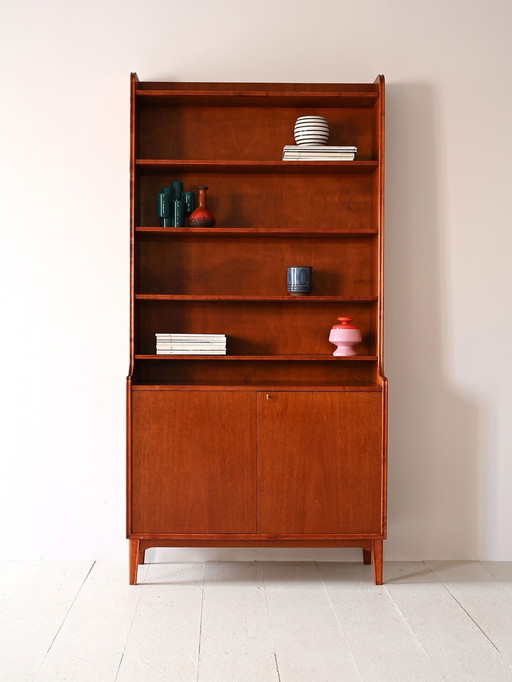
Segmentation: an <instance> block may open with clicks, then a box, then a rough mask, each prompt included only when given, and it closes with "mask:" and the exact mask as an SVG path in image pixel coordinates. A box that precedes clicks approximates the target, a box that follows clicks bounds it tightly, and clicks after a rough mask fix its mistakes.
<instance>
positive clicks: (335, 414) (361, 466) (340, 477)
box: [258, 392, 383, 534]
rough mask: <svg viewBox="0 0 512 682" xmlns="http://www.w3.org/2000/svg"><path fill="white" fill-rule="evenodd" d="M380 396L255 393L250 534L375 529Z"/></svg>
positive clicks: (378, 501)
mask: <svg viewBox="0 0 512 682" xmlns="http://www.w3.org/2000/svg"><path fill="white" fill-rule="evenodd" d="M382 480H383V447H382V394H381V393H356V392H354V393H349V392H347V393H334V392H332V393H331V392H325V393H324V392H318V393H308V392H304V393H302V392H297V393H292V392H283V393H281V392H274V393H268V394H265V393H259V394H258V495H259V497H258V532H260V533H358V534H361V533H381V532H382V527H383V526H382V514H383V511H382Z"/></svg>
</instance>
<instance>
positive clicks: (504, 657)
mask: <svg viewBox="0 0 512 682" xmlns="http://www.w3.org/2000/svg"><path fill="white" fill-rule="evenodd" d="M424 563H425V566H426V567H427V568H428V570H429V571H430V572H431V573H432V575H433V576H434V578H435V579H436V580H437V581H438V582H439V583H440V584H441V585H442V586H443V587H444V589H445V590H446V591H447V592H448V594H449V595H450V597H451V598H452V599H453V600H454V601H455V602H456V603H457V604H458V605H459V607H460V608H461V609H462V610H463V611H464V613H465V614H466V616H467V617H468V618H469V620H470V621H471V622H472V623H474V625H475V626H476V627H477V628H478V629H479V630H480V632H481V633H482V635H483V636H484V637H485V638H486V639H487V641H488V642H489V643H490V644H491V646H492V647H494V649H496V651H497V652H498V653H499V655H500V656H501V658H502V659H503V660H504V661H505V663H506V665H507V666H508V667H509V668H512V665H511V663H510V661H509V660H508V657H507V656H506V655H505V654H504V653H503V652H502V651H500V650H499V648H498V647H497V646H496V644H495V643H494V642H493V641H492V639H491V638H490V637H489V636H488V634H487V633H486V632H485V630H484V629H483V628H482V627H480V625H479V624H478V623H477V622H476V620H475V619H474V618H473V616H472V615H471V614H470V613H469V611H468V610H467V609H465V608H464V606H463V605H462V604H461V602H460V601H459V600H458V599H457V597H456V596H455V595H454V594H453V592H452V591H451V590H450V588H449V587H448V586H447V585H445V583H444V582H443V581H442V580H441V579H440V578H439V577H438V576H437V575H436V573H435V571H433V570H432V569H431V568H430V566H429V565H428V564H427V563H426V562H424ZM491 575H492V574H491ZM493 578H494V576H493Z"/></svg>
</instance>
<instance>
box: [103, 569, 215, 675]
mask: <svg viewBox="0 0 512 682" xmlns="http://www.w3.org/2000/svg"><path fill="white" fill-rule="evenodd" d="M204 572H205V565H204V564H153V565H150V566H149V567H148V571H147V574H146V575H145V576H144V575H142V574H141V568H139V582H142V583H144V584H142V585H141V586H132V589H133V590H140V599H139V602H138V604H137V609H136V612H135V616H134V619H133V623H132V626H131V629H130V632H129V634H128V639H127V641H126V647H125V651H124V655H123V658H122V661H121V664H120V667H119V672H118V675H117V677H116V678H114V679H115V680H116V682H164V681H165V682H196V680H197V670H198V669H197V661H198V654H199V641H200V640H199V637H200V633H201V608H202V600H203V579H204Z"/></svg>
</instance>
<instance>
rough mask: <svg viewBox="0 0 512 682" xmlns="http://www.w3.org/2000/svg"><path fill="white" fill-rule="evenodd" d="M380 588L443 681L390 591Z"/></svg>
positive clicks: (435, 665) (384, 586)
mask: <svg viewBox="0 0 512 682" xmlns="http://www.w3.org/2000/svg"><path fill="white" fill-rule="evenodd" d="M423 563H424V562H423ZM382 587H383V588H384V590H385V592H386V594H387V595H388V597H389V599H390V601H391V603H392V604H393V606H394V608H395V610H396V611H397V613H398V615H399V617H400V618H401V620H402V621H403V622H404V623H405V625H406V627H407V628H408V630H409V632H410V633H411V634H412V636H413V638H414V639H415V641H416V642H417V644H418V645H419V647H420V648H421V650H422V651H423V653H424V654H425V656H426V657H427V660H428V661H430V663H431V664H432V666H433V668H434V669H435V670H437V671H438V672H439V674H440V675H441V677H442V678H443V679H444V675H443V671H442V670H441V669H440V668H439V666H438V665H437V664H436V662H435V661H434V660H433V659H432V657H431V656H430V654H429V653H428V651H427V650H426V649H425V647H424V646H423V644H422V643H421V641H420V639H419V637H418V635H417V634H416V633H415V632H414V630H413V628H412V627H411V625H410V624H409V621H408V620H407V618H406V617H405V615H404V614H403V613H402V610H401V609H400V607H399V606H398V604H397V603H396V601H395V600H394V599H393V596H392V595H391V593H390V591H389V590H388V588H387V585H383V586H382Z"/></svg>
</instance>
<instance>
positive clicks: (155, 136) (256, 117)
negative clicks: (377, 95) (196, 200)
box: [136, 104, 375, 161]
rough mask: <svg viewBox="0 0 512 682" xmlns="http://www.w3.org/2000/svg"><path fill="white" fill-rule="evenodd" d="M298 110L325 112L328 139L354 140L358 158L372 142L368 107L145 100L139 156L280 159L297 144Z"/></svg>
mask: <svg viewBox="0 0 512 682" xmlns="http://www.w3.org/2000/svg"><path fill="white" fill-rule="evenodd" d="M299 116H323V117H325V118H326V119H327V121H328V123H329V139H328V144H329V145H344V146H356V147H357V148H358V152H357V159H358V160H361V161H362V160H371V159H372V153H373V152H372V150H373V149H374V148H375V144H374V140H373V135H374V130H373V127H372V125H371V122H372V119H373V116H374V114H373V110H372V109H354V108H348V109H336V108H332V107H329V108H326V107H318V106H308V107H286V108H284V107H283V108H275V107H223V106H215V107H207V106H199V107H198V106H195V107H194V106H191V107H187V106H179V105H178V106H173V105H172V104H162V105H160V106H156V107H155V106H144V107H141V108H140V109H139V111H138V116H137V136H136V139H137V149H136V156H137V158H146V159H189V160H191V159H197V160H200V159H215V160H222V161H226V160H232V159H238V160H241V161H244V160H248V161H278V160H280V159H281V155H282V151H283V146H284V145H285V144H290V145H295V144H296V143H295V140H294V136H293V129H294V125H295V122H296V120H297V118H298V117H299Z"/></svg>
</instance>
